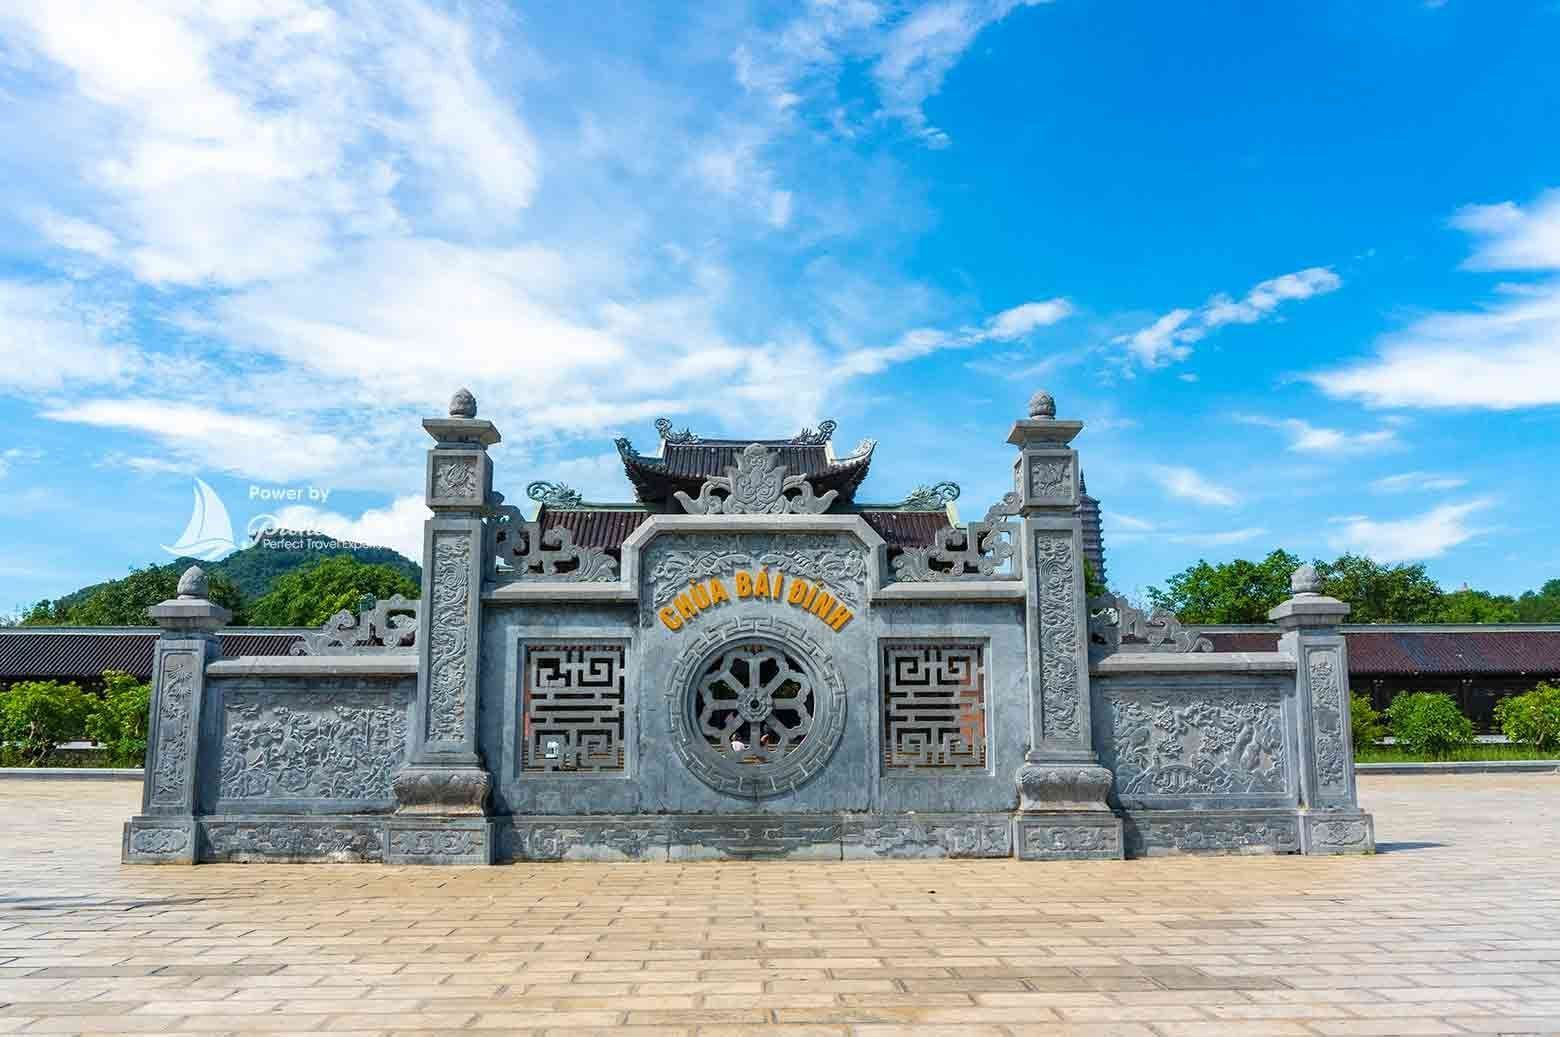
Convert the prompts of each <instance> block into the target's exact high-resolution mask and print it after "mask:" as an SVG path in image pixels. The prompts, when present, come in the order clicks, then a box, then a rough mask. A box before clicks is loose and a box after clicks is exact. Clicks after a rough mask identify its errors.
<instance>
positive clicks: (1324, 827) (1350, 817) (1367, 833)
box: [1300, 810, 1376, 855]
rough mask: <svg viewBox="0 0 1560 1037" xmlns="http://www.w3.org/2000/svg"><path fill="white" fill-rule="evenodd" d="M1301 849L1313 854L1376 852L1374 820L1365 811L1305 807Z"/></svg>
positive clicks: (1302, 819) (1301, 825) (1301, 829)
mask: <svg viewBox="0 0 1560 1037" xmlns="http://www.w3.org/2000/svg"><path fill="white" fill-rule="evenodd" d="M1300 850H1301V852H1302V853H1308V854H1313V855H1328V854H1339V853H1375V852H1376V824H1375V821H1374V819H1372V817H1371V816H1370V815H1369V814H1367V813H1365V812H1364V811H1363V810H1303V811H1301V812H1300Z"/></svg>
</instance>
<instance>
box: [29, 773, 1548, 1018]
mask: <svg viewBox="0 0 1560 1037" xmlns="http://www.w3.org/2000/svg"><path fill="white" fill-rule="evenodd" d="M1360 787H1361V799H1362V801H1363V802H1364V804H1365V805H1366V806H1367V808H1368V809H1371V810H1373V811H1375V814H1376V824H1377V838H1378V840H1379V842H1380V845H1381V849H1382V851H1383V852H1381V853H1380V854H1379V855H1377V856H1375V857H1371V858H1332V859H1324V858H1303V857H1222V858H1175V859H1155V860H1147V861H1126V862H1103V863H1020V862H1016V861H969V862H957V861H956V862H946V861H914V862H844V863H840V862H835V863H763V864H748V863H701V864H681V865H677V864H639V865H635V864H602V865H598V864H552V865H517V866H511V867H497V868H480V869H479V868H470V869H416V868H388V867H380V866H372V865H335V866H332V865H311V866H280V865H252V866H244V865H203V866H201V867H198V868H193V869H192V868H149V867H137V868H127V867H122V866H120V865H119V864H118V855H119V825H120V822H121V821H122V820H123V819H124V818H125V817H126V816H128V815H129V814H130V813H132V812H133V810H134V808H135V805H136V803H137V802H138V797H139V786H136V785H132V784H128V783H125V784H121V783H86V782H19V781H0V1034H8V1033H76V1032H92V1033H98V1032H104V1033H109V1032H125V1033H146V1032H180V1033H186V1032H202V1033H206V1032H226V1033H235V1034H248V1033H260V1032H266V1033H280V1032H289V1031H292V1032H300V1033H309V1032H319V1031H322V1030H330V1031H341V1032H354V1033H440V1032H447V1031H450V1030H456V1029H461V1028H478V1029H482V1028H486V1029H489V1030H491V1031H506V1032H524V1031H527V1030H535V1031H537V1032H543V1031H551V1032H558V1033H582V1032H589V1031H592V1030H597V1031H601V1032H611V1033H614V1034H617V1033H624V1034H628V1033H636V1032H643V1033H693V1032H697V1033H699V1034H719V1033H731V1032H745V1031H748V1030H750V1029H754V1028H758V1027H764V1028H766V1029H765V1032H766V1033H775V1034H779V1033H790V1034H845V1033H859V1034H888V1033H893V1032H897V1031H901V1030H906V1029H917V1030H920V1031H921V1032H934V1033H938V1034H999V1033H1007V1034H1019V1033H1038V1034H1100V1035H1104V1034H1111V1035H1121V1037H1132V1035H1141V1037H1147V1035H1151V1034H1157V1035H1160V1037H1178V1035H1182V1034H1187V1035H1190V1034H1201V1033H1220V1034H1225V1033H1259V1034H1312V1035H1325V1034H1340V1035H1342V1034H1441V1033H1529V1032H1560V777H1555V776H1547V775H1530V776H1520V777H1498V776H1459V777H1444V778H1421V777H1378V776H1372V777H1365V778H1362V779H1361V781H1360Z"/></svg>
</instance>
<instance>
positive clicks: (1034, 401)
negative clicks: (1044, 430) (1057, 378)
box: [1029, 389, 1056, 421]
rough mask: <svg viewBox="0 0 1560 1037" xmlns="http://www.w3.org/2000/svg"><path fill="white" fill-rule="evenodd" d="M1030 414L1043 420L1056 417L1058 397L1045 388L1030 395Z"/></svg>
mask: <svg viewBox="0 0 1560 1037" xmlns="http://www.w3.org/2000/svg"><path fill="white" fill-rule="evenodd" d="M1029 416H1030V417H1031V418H1038V419H1040V420H1042V421H1049V420H1050V419H1052V418H1054V417H1056V397H1054V396H1052V395H1051V394H1050V393H1048V392H1046V391H1045V390H1044V389H1041V390H1040V391H1039V392H1037V393H1035V394H1034V395H1033V396H1031V397H1029Z"/></svg>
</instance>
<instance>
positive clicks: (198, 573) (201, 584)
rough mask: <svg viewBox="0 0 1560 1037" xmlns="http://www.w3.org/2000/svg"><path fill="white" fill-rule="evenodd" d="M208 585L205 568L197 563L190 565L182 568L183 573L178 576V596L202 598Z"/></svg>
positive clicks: (206, 591) (208, 588) (207, 590)
mask: <svg viewBox="0 0 1560 1037" xmlns="http://www.w3.org/2000/svg"><path fill="white" fill-rule="evenodd" d="M209 590H210V587H209V585H208V583H207V580H206V570H204V569H202V568H201V567H200V566H198V565H192V566H190V567H189V568H188V569H186V570H184V575H183V576H180V577H179V591H178V594H179V597H180V598H186V599H194V598H204V597H205V596H206V595H207V593H208V592H209Z"/></svg>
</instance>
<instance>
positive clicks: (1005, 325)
mask: <svg viewBox="0 0 1560 1037" xmlns="http://www.w3.org/2000/svg"><path fill="white" fill-rule="evenodd" d="M1072 312H1073V308H1072V304H1071V303H1069V302H1068V301H1067V300H1066V299H1049V300H1046V301H1045V302H1029V303H1024V304H1023V305H1021V306H1015V307H1013V308H1012V309H1008V310H1003V311H1002V312H1001V313H999V314H997V315H996V316H995V317H992V318H991V319H990V320H989V321H987V322H986V325H985V326H984V327H981V328H963V329H960V330H959V331H957V332H948V331H942V330H939V329H937V328H915V329H913V330H911V331H908V332H906V333H905V334H904V335H902V336H901V337H900V339H899V341H898V342H896V343H895V344H894V345H892V346H874V347H868V348H864V349H856V350H852V351H850V352H848V353H846V354H845V355H844V356H842V357H841V358H840V360H839V362H838V366H837V368H836V370H835V372H834V376H835V377H840V378H848V377H856V376H858V375H869V374H876V373H878V372H879V371H882V370H884V369H886V368H888V367H890V366H891V365H893V364H900V363H904V362H906V361H908V360H915V359H917V358H919V357H923V356H928V355H930V354H932V353H936V352H938V351H940V350H944V349H970V348H973V347H975V346H979V345H984V344H986V343H990V342H1012V341H1015V340H1017V339H1020V338H1023V337H1024V336H1026V335H1029V334H1032V333H1033V332H1034V331H1035V330H1036V329H1038V328H1041V327H1044V326H1047V325H1050V324H1055V323H1057V322H1058V321H1061V320H1065V319H1066V318H1067V317H1068V315H1070V314H1071V313H1072Z"/></svg>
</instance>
